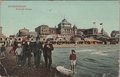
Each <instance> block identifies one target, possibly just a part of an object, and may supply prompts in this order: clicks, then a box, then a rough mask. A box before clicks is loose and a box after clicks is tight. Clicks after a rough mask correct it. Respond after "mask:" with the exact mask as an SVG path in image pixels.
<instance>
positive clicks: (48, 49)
mask: <svg viewBox="0 0 120 77" xmlns="http://www.w3.org/2000/svg"><path fill="white" fill-rule="evenodd" d="M53 50H54V48H53V45H52V43H51V42H50V41H49V40H47V41H46V43H45V45H44V48H43V56H44V60H45V66H46V67H48V68H50V67H51V64H52V51H53Z"/></svg>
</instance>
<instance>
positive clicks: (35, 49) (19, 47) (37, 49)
mask: <svg viewBox="0 0 120 77" xmlns="http://www.w3.org/2000/svg"><path fill="white" fill-rule="evenodd" d="M53 50H54V47H53V45H52V43H51V41H50V40H47V41H46V42H45V44H43V43H42V42H40V41H39V38H38V37H37V38H36V40H33V39H32V40H31V41H29V42H28V41H25V42H22V43H17V41H16V40H15V41H14V44H13V46H12V49H11V50H10V51H9V53H13V54H14V55H16V64H17V65H18V66H24V65H26V64H27V65H28V67H31V58H32V56H33V57H34V59H33V60H34V65H35V68H38V67H39V66H40V63H41V54H43V57H44V62H45V67H46V68H49V69H50V68H51V64H52V51H53ZM5 51H6V48H5V45H4V44H3V45H2V46H1V55H2V56H5ZM69 60H70V65H71V70H72V71H73V73H75V72H74V71H75V65H76V52H75V50H71V54H70V55H69Z"/></svg>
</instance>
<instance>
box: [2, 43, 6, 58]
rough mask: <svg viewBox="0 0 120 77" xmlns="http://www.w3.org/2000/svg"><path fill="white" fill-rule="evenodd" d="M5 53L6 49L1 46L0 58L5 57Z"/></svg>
mask: <svg viewBox="0 0 120 77" xmlns="http://www.w3.org/2000/svg"><path fill="white" fill-rule="evenodd" d="M5 52H6V47H5V45H4V44H3V45H2V47H1V56H2V57H5Z"/></svg>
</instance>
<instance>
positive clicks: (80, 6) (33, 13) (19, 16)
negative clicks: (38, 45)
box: [0, 1, 119, 36]
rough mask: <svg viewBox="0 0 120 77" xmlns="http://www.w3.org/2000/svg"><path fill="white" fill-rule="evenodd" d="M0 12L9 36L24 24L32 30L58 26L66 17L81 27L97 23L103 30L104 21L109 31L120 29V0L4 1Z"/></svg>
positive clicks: (90, 26)
mask: <svg viewBox="0 0 120 77" xmlns="http://www.w3.org/2000/svg"><path fill="white" fill-rule="evenodd" d="M0 13H1V16H0V18H1V26H2V27H3V31H2V32H3V34H5V35H6V36H9V35H12V34H16V33H17V32H18V30H19V29H22V28H24V27H25V28H27V29H29V30H30V31H35V28H36V27H38V26H40V25H43V24H46V25H48V26H50V27H54V26H57V25H58V24H59V23H60V22H61V21H62V20H63V19H64V18H65V19H67V21H68V22H70V23H71V24H72V25H76V26H77V27H78V28H80V29H87V28H93V27H95V28H98V29H99V31H100V29H101V28H102V26H101V25H99V24H100V23H103V28H104V30H105V31H106V32H108V34H110V33H111V31H113V30H119V3H118V1H3V3H2V4H1V12H0ZM93 22H96V24H93Z"/></svg>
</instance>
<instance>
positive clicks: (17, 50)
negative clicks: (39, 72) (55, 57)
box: [9, 38, 54, 68]
mask: <svg viewBox="0 0 120 77" xmlns="http://www.w3.org/2000/svg"><path fill="white" fill-rule="evenodd" d="M53 50H54V48H53V45H52V43H51V42H50V40H47V41H46V43H45V44H43V43H41V42H40V41H39V38H36V40H33V39H32V40H31V41H29V42H27V41H26V42H22V43H21V44H20V43H17V42H16V41H15V42H14V45H13V48H12V49H11V50H10V52H9V53H12V52H13V54H15V55H16V63H17V64H18V66H24V65H26V64H27V65H28V66H29V67H31V57H32V56H34V65H35V67H36V68H38V67H39V66H40V62H41V54H43V57H44V61H45V67H47V68H51V64H52V51H53Z"/></svg>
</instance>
